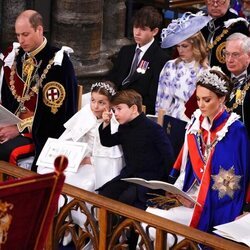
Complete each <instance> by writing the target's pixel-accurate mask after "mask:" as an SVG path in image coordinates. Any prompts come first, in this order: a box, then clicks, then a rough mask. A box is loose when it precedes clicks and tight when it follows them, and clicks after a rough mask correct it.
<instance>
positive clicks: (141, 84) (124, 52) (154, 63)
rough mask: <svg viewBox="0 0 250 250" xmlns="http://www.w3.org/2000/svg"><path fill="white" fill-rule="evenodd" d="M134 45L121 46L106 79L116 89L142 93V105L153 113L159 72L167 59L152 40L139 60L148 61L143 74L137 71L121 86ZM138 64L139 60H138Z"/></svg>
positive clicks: (129, 63)
mask: <svg viewBox="0 0 250 250" xmlns="http://www.w3.org/2000/svg"><path fill="white" fill-rule="evenodd" d="M135 49H136V44H135V45H127V46H124V47H122V48H121V50H120V52H119V54H118V57H117V59H116V60H115V62H114V67H113V69H112V71H111V73H110V75H109V76H108V80H110V81H112V82H114V83H115V84H116V86H117V88H118V90H122V89H134V90H135V91H137V92H138V93H140V94H141V95H142V99H143V105H145V106H146V109H147V111H146V112H147V113H148V114H155V100H156V94H157V88H158V81H159V74H160V72H161V69H162V68H163V66H164V64H165V63H166V61H167V60H168V59H169V58H168V55H167V53H166V52H165V51H163V50H162V49H161V48H160V46H159V45H158V43H157V41H154V42H153V43H152V45H151V46H150V47H149V48H148V50H147V51H146V52H145V54H144V55H143V57H142V59H141V60H144V61H147V62H149V64H148V67H147V70H146V72H145V74H142V73H138V72H137V71H135V72H134V74H133V75H132V76H131V78H130V82H129V83H128V84H126V85H124V86H122V81H123V80H124V79H125V78H126V77H127V75H128V74H129V71H130V67H131V64H132V61H133V58H134V53H135ZM139 64H140V62H139ZM139 64H138V65H139Z"/></svg>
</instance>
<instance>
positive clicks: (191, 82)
mask: <svg viewBox="0 0 250 250" xmlns="http://www.w3.org/2000/svg"><path fill="white" fill-rule="evenodd" d="M208 21H209V19H207V17H205V16H203V15H202V14H197V15H194V14H190V13H185V14H184V15H183V16H182V17H181V18H179V19H177V20H173V21H172V23H170V24H169V26H168V27H167V28H166V29H163V30H162V34H161V36H162V47H163V48H169V47H172V46H175V45H176V48H177V52H178V57H177V58H176V59H173V60H169V61H168V62H166V64H165V65H164V67H163V69H162V71H161V73H160V77H159V84H158V91H157V96H156V105H155V109H156V110H155V111H156V114H158V110H159V109H163V110H165V112H166V114H168V115H170V116H172V117H175V118H178V119H181V120H184V121H188V120H189V119H188V118H187V116H186V115H185V114H184V111H185V103H186V102H187V101H188V99H189V98H190V97H191V95H192V94H193V93H194V91H195V83H196V79H197V76H198V75H199V74H200V73H201V72H202V71H203V70H204V69H206V68H208V64H207V51H206V41H205V39H204V37H203V36H202V34H201V32H199V30H200V29H201V28H202V27H203V26H205V25H206V24H207V22H208Z"/></svg>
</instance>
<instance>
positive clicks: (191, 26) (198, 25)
mask: <svg viewBox="0 0 250 250" xmlns="http://www.w3.org/2000/svg"><path fill="white" fill-rule="evenodd" d="M210 20H211V17H209V16H205V13H203V12H202V11H199V12H198V13H197V14H193V13H191V12H186V13H184V14H183V15H182V17H180V18H178V19H173V20H172V22H171V23H170V24H169V25H168V27H167V28H165V29H162V32H161V39H162V43H161V47H162V48H169V47H172V46H174V45H176V44H178V43H180V42H182V41H184V40H186V39H188V38H189V37H191V36H192V35H194V34H195V33H197V32H199V31H200V30H201V29H202V28H203V27H204V26H206V25H207V23H208V22H209V21H210Z"/></svg>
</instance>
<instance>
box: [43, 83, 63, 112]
mask: <svg viewBox="0 0 250 250" xmlns="http://www.w3.org/2000/svg"><path fill="white" fill-rule="evenodd" d="M65 96H66V91H65V89H64V87H63V85H62V84H60V83H59V82H54V81H52V82H49V83H47V84H46V85H45V86H44V88H43V102H44V104H45V105H46V106H49V107H51V112H52V113H53V114H55V113H56V112H57V111H58V108H59V107H61V105H62V104H63V101H64V99H65Z"/></svg>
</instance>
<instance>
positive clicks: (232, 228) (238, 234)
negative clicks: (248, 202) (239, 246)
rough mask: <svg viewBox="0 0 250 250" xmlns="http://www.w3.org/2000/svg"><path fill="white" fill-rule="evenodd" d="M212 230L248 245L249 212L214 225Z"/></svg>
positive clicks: (249, 237)
mask: <svg viewBox="0 0 250 250" xmlns="http://www.w3.org/2000/svg"><path fill="white" fill-rule="evenodd" d="M214 228H215V229H216V230H214V231H213V232H214V233H216V234H218V235H220V236H222V237H224V238H227V239H230V240H233V241H236V242H241V243H244V244H246V245H247V246H249V247H250V213H249V214H247V215H245V216H242V217H241V218H239V219H237V220H234V221H232V222H229V223H225V224H221V225H218V226H215V227H214Z"/></svg>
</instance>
